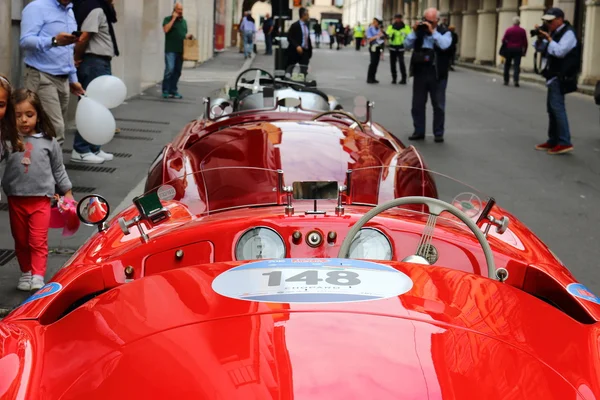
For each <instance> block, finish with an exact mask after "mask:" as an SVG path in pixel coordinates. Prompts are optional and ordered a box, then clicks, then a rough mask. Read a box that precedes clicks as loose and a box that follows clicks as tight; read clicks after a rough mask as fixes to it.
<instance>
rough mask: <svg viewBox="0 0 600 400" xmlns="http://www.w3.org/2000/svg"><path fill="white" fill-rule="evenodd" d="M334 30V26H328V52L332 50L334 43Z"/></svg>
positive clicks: (331, 24)
mask: <svg viewBox="0 0 600 400" xmlns="http://www.w3.org/2000/svg"><path fill="white" fill-rule="evenodd" d="M335 28H336V24H334V23H330V24H329V29H328V30H327V33H329V50H332V49H333V44H334V43H335Z"/></svg>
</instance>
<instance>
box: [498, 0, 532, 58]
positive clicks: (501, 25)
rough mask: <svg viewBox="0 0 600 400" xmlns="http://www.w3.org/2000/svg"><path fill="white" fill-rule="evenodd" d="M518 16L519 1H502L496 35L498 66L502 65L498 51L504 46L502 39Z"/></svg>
mask: <svg viewBox="0 0 600 400" xmlns="http://www.w3.org/2000/svg"><path fill="white" fill-rule="evenodd" d="M518 15H519V1H518V0H503V1H502V8H499V9H498V34H497V35H496V65H500V62H501V60H500V59H501V58H502V57H500V55H499V54H498V51H500V46H502V37H503V36H504V32H506V30H507V29H508V28H510V27H511V26H512V24H513V21H512V19H513V18H514V17H516V16H518ZM527 51H529V50H527Z"/></svg>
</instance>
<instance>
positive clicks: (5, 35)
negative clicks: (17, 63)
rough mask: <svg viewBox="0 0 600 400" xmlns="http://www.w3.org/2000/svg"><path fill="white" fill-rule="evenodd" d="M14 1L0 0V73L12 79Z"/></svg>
mask: <svg viewBox="0 0 600 400" xmlns="http://www.w3.org/2000/svg"><path fill="white" fill-rule="evenodd" d="M11 24H12V1H6V0H5V1H2V2H0V74H3V75H6V76H7V77H8V78H9V79H10V72H11V71H10V69H11V63H12V58H11V56H12V50H11V47H12V46H11V40H12V35H11V32H10V31H11Z"/></svg>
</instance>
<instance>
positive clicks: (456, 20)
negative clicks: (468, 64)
mask: <svg viewBox="0 0 600 400" xmlns="http://www.w3.org/2000/svg"><path fill="white" fill-rule="evenodd" d="M462 9H463V2H462V0H454V3H453V7H452V12H451V13H450V25H454V27H455V28H456V31H455V32H456V33H457V34H458V41H459V42H458V43H459V46H458V49H456V52H457V53H458V54H457V55H458V56H460V54H461V53H460V43H461V42H462V27H463V14H462Z"/></svg>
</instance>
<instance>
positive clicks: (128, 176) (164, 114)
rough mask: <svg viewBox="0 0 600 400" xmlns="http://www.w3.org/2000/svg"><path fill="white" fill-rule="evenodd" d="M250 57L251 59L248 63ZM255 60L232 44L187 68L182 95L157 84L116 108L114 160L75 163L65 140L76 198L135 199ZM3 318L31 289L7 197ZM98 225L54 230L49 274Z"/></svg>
mask: <svg viewBox="0 0 600 400" xmlns="http://www.w3.org/2000/svg"><path fill="white" fill-rule="evenodd" d="M245 61H246V62H245ZM251 62H252V60H244V58H243V56H241V55H240V54H239V53H238V52H237V49H229V50H227V51H225V52H222V53H219V54H217V55H215V57H214V58H212V59H211V60H209V61H207V62H205V63H204V64H202V65H200V66H198V67H197V68H193V69H186V70H184V72H183V74H182V77H181V81H180V85H179V91H180V93H181V94H182V95H183V99H182V100H173V99H168V100H165V99H162V98H161V93H162V91H161V86H160V84H157V85H155V86H153V87H151V88H149V89H148V90H146V91H145V92H144V93H143V94H141V95H139V96H135V97H133V98H130V99H128V100H127V101H126V102H125V103H124V104H123V105H122V106H120V107H119V108H117V109H115V110H112V111H113V115H114V116H115V119H116V120H117V126H118V127H119V128H120V129H121V133H120V134H118V135H115V138H114V139H113V140H112V141H111V142H110V143H109V144H107V145H106V146H104V147H103V149H104V150H105V151H107V152H111V153H114V155H115V159H114V161H111V162H107V163H104V164H100V165H87V164H74V163H71V162H70V156H71V149H72V147H71V146H72V143H73V134H72V133H68V134H67V138H66V140H65V144H64V149H63V153H64V163H65V167H66V169H67V172H68V174H69V177H70V179H71V182H72V183H73V191H74V195H75V198H76V199H80V198H82V197H83V196H86V195H88V194H91V193H97V194H100V195H102V196H104V197H105V198H106V199H107V200H108V202H109V204H110V206H111V209H112V210H115V209H116V208H117V206H118V205H119V204H120V203H122V204H123V205H126V204H127V202H129V201H131V198H132V197H133V195H134V193H132V190H133V189H134V188H138V190H139V188H143V185H142V184H141V183H143V181H144V179H145V178H146V174H147V170H148V167H149V166H150V164H151V163H152V161H153V160H154V159H155V158H156V156H157V155H158V154H159V152H160V151H161V150H162V148H163V146H164V145H165V144H166V143H168V142H170V141H171V140H172V139H173V138H174V137H175V135H177V134H178V133H179V131H180V130H181V129H182V128H183V127H184V126H185V125H186V124H187V123H188V122H189V121H190V120H191V119H194V118H197V117H198V116H199V115H200V114H201V113H202V98H203V97H204V96H206V95H209V94H210V93H211V92H213V91H216V90H217V89H219V88H221V87H223V86H225V84H226V83H228V81H231V80H232V79H235V77H236V76H237V74H239V71H240V70H241V69H242V68H247V67H248V66H249V65H250V64H251ZM0 227H2V228H1V229H0V318H1V317H2V316H4V315H6V314H7V313H8V312H9V311H10V310H11V309H12V308H14V307H16V306H17V305H19V304H20V303H21V302H23V300H25V299H26V298H27V297H28V296H29V294H28V293H24V292H19V291H17V290H16V283H17V280H18V278H19V274H20V270H19V266H18V263H17V260H16V259H15V258H14V251H13V249H14V242H13V238H12V236H11V234H10V225H9V219H8V207H7V204H6V196H5V195H4V194H3V195H2V201H1V202H0ZM95 230H96V228H95V227H88V226H85V225H82V226H81V228H80V230H79V232H77V234H76V235H74V236H72V237H70V238H64V239H63V238H62V237H61V230H56V229H51V230H50V234H49V238H48V242H49V248H50V255H49V257H48V270H47V273H46V279H47V280H50V279H51V278H52V276H54V274H55V273H56V272H57V271H58V270H59V269H60V268H61V267H62V265H63V264H64V263H65V262H66V261H67V260H68V259H69V258H70V257H71V255H72V254H73V253H74V252H75V251H76V250H77V249H78V248H79V247H80V246H81V245H82V244H83V243H84V242H85V241H86V240H87V239H88V238H89V237H90V236H91V235H92V234H93V233H94V232H95Z"/></svg>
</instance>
